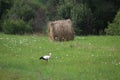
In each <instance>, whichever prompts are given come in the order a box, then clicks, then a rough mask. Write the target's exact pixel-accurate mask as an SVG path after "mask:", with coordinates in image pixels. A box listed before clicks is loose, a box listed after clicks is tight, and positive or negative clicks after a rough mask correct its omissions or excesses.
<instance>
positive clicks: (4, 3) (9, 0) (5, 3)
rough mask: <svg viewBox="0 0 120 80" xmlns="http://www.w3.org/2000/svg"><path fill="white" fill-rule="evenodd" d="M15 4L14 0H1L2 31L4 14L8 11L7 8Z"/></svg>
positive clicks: (0, 17) (0, 22)
mask: <svg viewBox="0 0 120 80" xmlns="http://www.w3.org/2000/svg"><path fill="white" fill-rule="evenodd" d="M12 5H13V0H0V31H2V27H1V26H2V22H3V19H2V16H4V15H5V14H6V13H7V10H8V9H10V8H11V7H12Z"/></svg>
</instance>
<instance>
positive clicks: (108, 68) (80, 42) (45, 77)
mask: <svg viewBox="0 0 120 80" xmlns="http://www.w3.org/2000/svg"><path fill="white" fill-rule="evenodd" d="M50 52H51V53H52V56H51V59H50V60H49V62H46V61H43V60H39V57H40V56H42V55H46V54H49V53H50ZM119 79H120V36H79V37H78V36H76V37H75V39H74V40H73V41H68V42H67V41H66V42H54V41H50V40H49V38H48V37H47V36H32V35H24V36H21V35H6V34H3V33H0V80H119Z"/></svg>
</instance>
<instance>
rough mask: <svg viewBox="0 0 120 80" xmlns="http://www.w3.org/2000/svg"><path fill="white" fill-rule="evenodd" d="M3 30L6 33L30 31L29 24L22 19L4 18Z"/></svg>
mask: <svg viewBox="0 0 120 80" xmlns="http://www.w3.org/2000/svg"><path fill="white" fill-rule="evenodd" d="M3 31H4V32H5V33H7V34H25V33H31V32H32V28H31V25H30V24H28V23H26V22H25V21H23V20H22V19H17V20H12V19H11V20H10V19H8V20H5V21H4V23H3Z"/></svg>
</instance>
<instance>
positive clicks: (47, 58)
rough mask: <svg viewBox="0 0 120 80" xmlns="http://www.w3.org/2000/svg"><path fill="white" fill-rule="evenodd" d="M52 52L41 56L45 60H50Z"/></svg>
mask: <svg viewBox="0 0 120 80" xmlns="http://www.w3.org/2000/svg"><path fill="white" fill-rule="evenodd" d="M51 54H52V53H49V55H44V56H41V57H40V59H42V60H45V61H49V59H50V57H51Z"/></svg>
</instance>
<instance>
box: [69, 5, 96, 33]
mask: <svg viewBox="0 0 120 80" xmlns="http://www.w3.org/2000/svg"><path fill="white" fill-rule="evenodd" d="M71 16H72V21H73V24H74V27H75V32H76V34H77V35H81V34H82V35H87V34H92V29H93V26H94V25H93V23H94V18H93V14H92V12H91V9H90V8H88V7H87V6H86V5H85V4H78V5H75V6H74V7H73V9H72V12H71Z"/></svg>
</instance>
